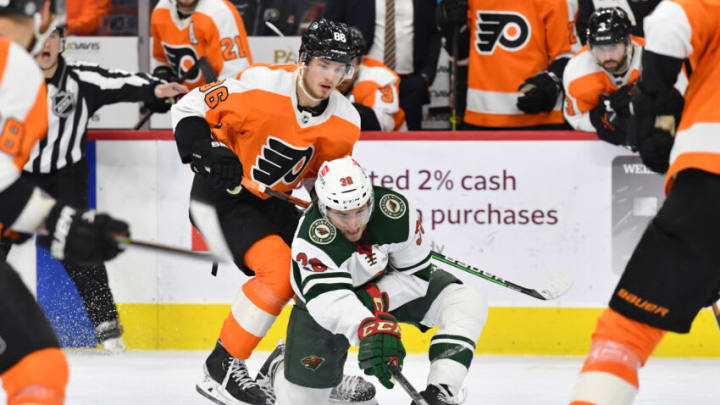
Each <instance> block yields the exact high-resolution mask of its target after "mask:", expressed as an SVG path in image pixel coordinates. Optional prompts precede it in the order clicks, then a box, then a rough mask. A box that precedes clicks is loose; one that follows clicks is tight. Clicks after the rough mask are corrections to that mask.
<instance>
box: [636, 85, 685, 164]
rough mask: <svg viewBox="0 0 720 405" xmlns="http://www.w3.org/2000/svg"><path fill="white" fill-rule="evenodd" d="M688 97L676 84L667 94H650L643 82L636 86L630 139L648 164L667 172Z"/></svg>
mask: <svg viewBox="0 0 720 405" xmlns="http://www.w3.org/2000/svg"><path fill="white" fill-rule="evenodd" d="M684 105H685V100H684V99H683V96H682V95H681V94H680V92H679V91H678V90H677V89H675V88H674V87H673V88H671V89H670V90H668V91H666V92H665V93H663V94H657V95H650V94H647V93H646V92H645V91H644V90H643V88H642V85H641V84H639V83H638V84H636V85H635V86H634V87H633V93H632V99H631V102H630V112H631V116H630V122H631V126H632V128H633V130H632V131H631V132H630V134H629V136H628V143H629V145H630V146H631V147H632V148H633V150H637V151H638V152H639V153H640V158H641V159H642V161H643V163H644V164H645V166H647V167H648V168H649V169H650V170H653V171H655V172H658V173H665V172H667V169H668V167H669V165H670V151H671V150H672V146H673V143H674V141H675V130H676V129H677V125H678V123H679V122H680V118H681V116H682V110H683V107H684Z"/></svg>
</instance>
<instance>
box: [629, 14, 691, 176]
mask: <svg viewBox="0 0 720 405" xmlns="http://www.w3.org/2000/svg"><path fill="white" fill-rule="evenodd" d="M688 17H689V16H688V15H687V14H686V12H685V9H684V8H683V7H682V6H680V5H679V4H678V3H676V2H672V1H667V2H662V3H661V4H659V5H658V7H657V8H656V9H655V11H654V12H653V13H652V14H651V15H650V16H648V17H646V19H645V39H646V43H645V50H644V51H643V55H642V65H643V72H642V76H641V80H640V81H639V82H638V84H637V86H636V87H635V88H634V89H633V95H632V102H631V104H632V109H633V119H632V125H633V128H634V131H633V132H632V134H631V137H630V144H631V146H632V147H633V148H635V149H637V150H638V151H639V152H640V157H641V158H642V159H643V163H645V165H646V166H648V167H649V168H650V169H652V170H654V171H656V172H659V173H664V172H666V171H667V169H668V165H669V157H670V151H671V149H672V145H673V143H674V135H675V129H676V128H677V125H678V123H679V121H680V116H681V114H682V109H683V107H684V100H683V97H682V95H681V94H680V93H679V92H678V91H677V89H675V88H674V87H673V84H674V83H675V81H676V79H677V77H678V74H679V73H680V70H681V69H682V65H683V61H684V60H686V59H687V58H689V57H691V55H692V54H693V53H694V52H698V51H700V52H702V50H698V49H693V43H692V37H693V35H703V33H702V32H694V31H693V28H694V27H691V26H690V23H689V18H688Z"/></svg>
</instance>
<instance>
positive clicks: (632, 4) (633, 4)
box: [576, 0, 662, 45]
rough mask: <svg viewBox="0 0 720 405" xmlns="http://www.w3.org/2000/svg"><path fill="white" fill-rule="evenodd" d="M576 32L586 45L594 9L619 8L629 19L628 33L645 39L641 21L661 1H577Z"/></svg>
mask: <svg viewBox="0 0 720 405" xmlns="http://www.w3.org/2000/svg"><path fill="white" fill-rule="evenodd" d="M577 1H578V3H579V4H578V7H579V8H578V14H577V23H576V27H577V32H579V33H580V34H581V36H580V41H581V42H582V44H583V45H586V44H587V37H586V36H585V32H586V31H587V29H588V25H589V21H590V16H591V15H592V13H593V12H594V11H595V10H596V9H600V8H612V7H619V8H621V9H623V11H625V12H626V13H627V15H628V18H629V19H630V24H631V25H632V30H631V31H630V33H631V34H632V35H633V36H636V37H645V33H644V32H643V20H644V19H645V17H647V16H648V15H649V14H650V13H652V11H653V10H655V7H657V5H658V4H659V3H660V1H662V0H577Z"/></svg>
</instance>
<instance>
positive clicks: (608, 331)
mask: <svg viewBox="0 0 720 405" xmlns="http://www.w3.org/2000/svg"><path fill="white" fill-rule="evenodd" d="M665 333H666V332H665V331H664V330H661V329H657V328H654V327H652V326H648V325H645V324H643V323H640V322H637V321H633V320H631V319H629V318H626V317H624V316H622V315H620V314H619V313H617V312H615V311H613V310H612V309H609V308H608V309H606V310H605V311H604V312H603V313H602V315H601V316H600V318H599V319H598V323H597V326H596V327H595V333H593V337H592V338H593V343H592V346H591V347H590V353H589V354H588V356H587V359H586V360H585V364H584V365H583V368H582V370H581V371H580V376H579V377H578V382H577V385H576V386H575V393H574V394H573V398H572V402H571V403H570V404H571V405H600V404H602V405H629V404H631V403H632V402H633V400H634V399H635V396H636V395H637V392H638V388H639V382H638V374H637V371H638V369H639V368H640V367H642V366H643V365H644V364H645V362H646V361H647V359H648V358H649V357H650V355H651V354H652V352H653V350H655V347H656V346H657V345H658V344H659V343H660V341H661V340H662V338H663V336H665Z"/></svg>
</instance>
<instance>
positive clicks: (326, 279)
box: [292, 237, 373, 346]
mask: <svg viewBox="0 0 720 405" xmlns="http://www.w3.org/2000/svg"><path fill="white" fill-rule="evenodd" d="M292 286H293V290H294V291H295V294H296V295H297V297H298V299H300V300H302V301H303V302H305V305H306V306H307V309H308V312H310V315H311V316H312V317H313V319H315V321H316V322H317V323H318V324H319V325H320V326H322V327H323V328H325V329H326V330H328V331H330V332H332V333H334V334H342V335H343V336H345V337H346V338H347V339H348V341H349V342H350V344H351V345H353V346H357V345H358V344H359V343H360V338H359V336H358V333H357V332H358V327H359V326H360V324H361V323H362V321H363V319H365V318H368V317H371V316H373V313H372V312H371V311H370V310H369V309H368V308H367V307H365V306H364V305H363V303H362V302H361V301H360V300H359V299H358V298H357V296H356V295H355V293H354V291H353V281H352V276H351V275H350V273H348V272H347V271H345V270H342V269H340V268H339V266H338V265H337V264H336V263H335V262H334V261H333V260H332V259H331V258H330V256H328V254H327V253H325V252H324V251H323V250H322V249H320V248H318V247H317V246H316V245H314V244H312V243H310V242H308V241H307V240H305V239H303V238H299V237H296V238H295V239H294V240H293V243H292Z"/></svg>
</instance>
